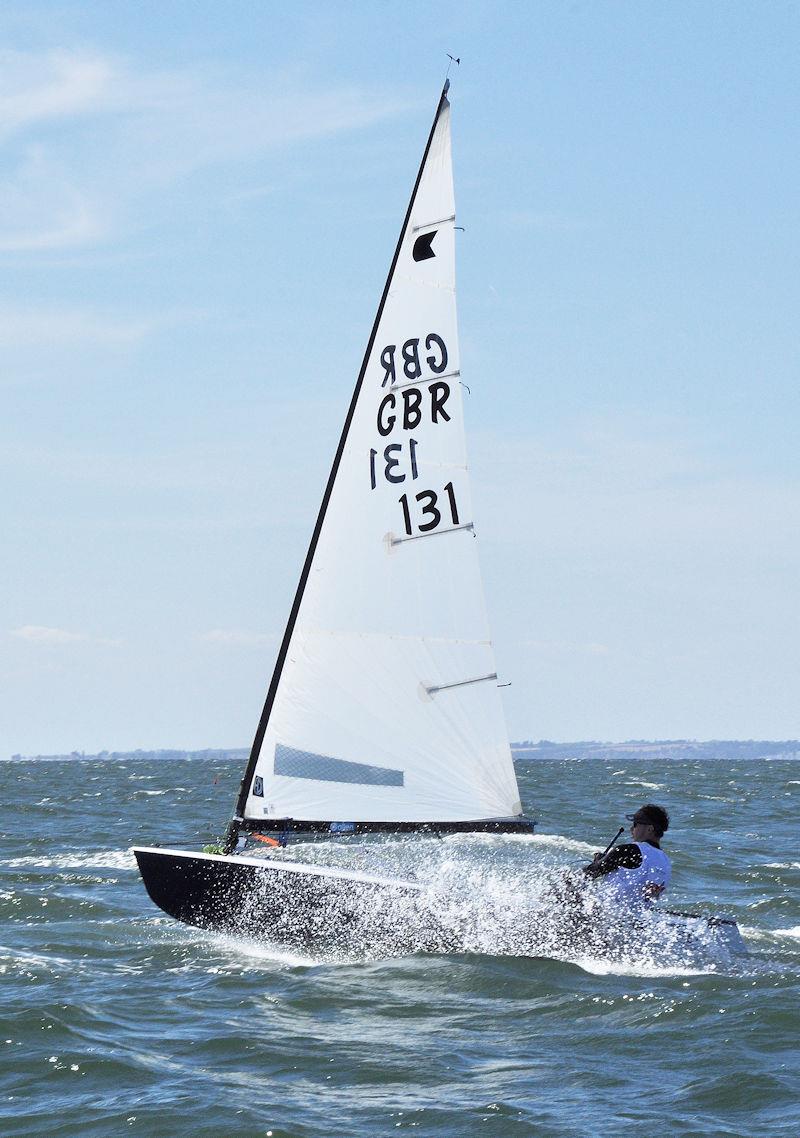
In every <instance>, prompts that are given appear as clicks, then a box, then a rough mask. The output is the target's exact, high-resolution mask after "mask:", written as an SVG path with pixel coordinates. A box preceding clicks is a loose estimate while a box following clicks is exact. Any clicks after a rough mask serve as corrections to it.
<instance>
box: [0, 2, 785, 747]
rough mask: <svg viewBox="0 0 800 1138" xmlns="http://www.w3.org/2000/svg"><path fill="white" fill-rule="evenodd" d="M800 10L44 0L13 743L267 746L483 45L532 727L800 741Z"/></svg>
mask: <svg viewBox="0 0 800 1138" xmlns="http://www.w3.org/2000/svg"><path fill="white" fill-rule="evenodd" d="M798 32H800V7H798V5H796V4H785V3H771V4H760V3H759V4H756V3H752V4H737V3H724V4H723V3H705V4H703V5H698V4H693V3H673V4H669V5H665V4H661V3H652V4H651V3H608V4H590V3H582V2H579V0H576V2H575V3H571V4H566V3H564V4H550V3H540V4H530V5H528V4H521V3H520V4H488V3H487V4H483V3H473V4H469V3H463V2H462V3H458V4H455V3H439V4H437V5H430V4H427V3H426V4H421V3H407V4H404V5H403V6H402V7H400V6H397V5H394V4H388V3H372V4H360V3H352V4H339V5H332V4H297V5H293V6H287V5H282V4H281V5H279V4H272V3H262V4H258V5H256V4H252V3H237V2H229V3H226V4H223V5H220V4H218V3H215V4H211V3H208V4H206V3H191V4H189V3H173V4H170V5H163V4H150V3H136V4H133V3H130V4H122V3H117V4H106V3H103V4H89V3H74V4H59V3H48V4H37V3H35V2H34V3H25V4H18V5H17V4H14V3H7V4H4V5H3V6H2V8H0V144H1V145H2V148H1V149H0V263H2V276H1V277H0V390H1V391H2V397H3V409H4V414H3V416H2V419H0V463H1V464H2V479H0V507H1V508H2V516H3V518H4V523H5V524H4V526H3V564H4V573H3V580H4V589H3V598H2V621H1V622H0V676H1V677H2V684H1V685H0V699H1V700H2V720H1V722H2V728H3V731H2V744H1V745H2V750H3V751H4V752H5V753H8V754H10V753H12V752H23V753H36V752H51V751H62V750H72V749H78V750H87V751H90V750H91V751H93V750H97V749H101V748H108V749H122V748H127V747H137V746H138V747H144V748H146V747H158V746H165V747H169V746H180V747H183V746H185V747H205V746H210V747H214V746H244V745H247V744H249V742H250V740H251V737H252V734H253V731H254V729H255V726H256V723H257V720H258V716H259V713H260V708H261V704H262V700H263V695H264V692H265V688H266V684H267V681H268V678H269V675H270V672H271V667H272V660H273V656H274V652H275V650H276V647H277V642H278V638H279V635H280V633H281V631H282V628H283V624H284V622H285V617H286V614H287V611H288V607H289V604H290V601H291V596H292V593H293V590H294V584H295V581H296V577H297V574H298V571H299V567H300V564H301V561H302V557H303V555H304V551H305V547H306V544H307V541H308V537H309V534H310V529H311V526H312V524H313V519H314V516H315V513H316V509H317V505H318V502H319V497H320V494H321V490H322V487H323V484H324V480H325V477H326V474H327V470H328V467H329V464H330V458H331V456H332V452H333V449H334V447H335V443H336V440H337V438H338V433H339V430H340V426H341V421H342V418H343V415H344V410H345V407H346V403H347V401H348V399H349V395H350V391H351V390H352V384H353V381H354V377H355V375H356V373H357V370H358V367H359V364H360V361H361V355H362V352H363V348H364V344H365V342H366V338H367V335H368V332H369V328H370V326H371V322H372V318H373V314H374V309H375V306H376V303H377V299H378V296H379V294H380V289H381V287H382V284H383V279H384V275H385V272H386V268H387V267H388V263H389V260H390V258H391V254H392V251H393V249H394V243H395V240H396V236H397V231H398V228H399V224H400V221H401V218H402V214H403V211H404V209H405V204H406V201H407V197H408V193H409V191H410V187H411V184H412V182H413V177H414V174H415V172H416V166H417V163H418V160H419V155H420V152H421V148H422V145H423V143H424V140H425V137H426V134H427V130H428V127H429V123H430V118H431V115H432V112H433V109H434V106H435V103H436V99H437V97H438V93H439V89H440V86H441V81H442V78H443V74H444V69H445V66H446V63H447V60H446V55H445V53H446V52H448V51H450V52H452V53H454V54H460V55H461V57H462V61H463V62H462V65H461V67H460V68H459V69H458V71H457V73H455V74H454V75H453V76H452V78H453V90H452V102H453V130H454V155H455V167H456V194H457V201H458V212H459V223H460V224H462V225H464V226H465V232H464V233H463V234H461V235H460V244H459V314H460V326H461V341H462V373H463V376H464V379H465V382H466V383H467V384H468V385H469V387H470V391H471V395H470V398H469V399H468V401H467V417H468V418H467V425H468V432H469V440H468V441H469V450H470V456H471V465H472V473H473V483H474V498H475V517H476V525H477V527H478V530H479V534H480V537H481V551H482V559H483V569H484V578H485V582H486V586H487V594H488V604H489V611H490V618H491V622H492V626H493V632H494V639H495V643H496V648H497V656H498V664H499V669H500V672H501V673H502V677H503V678H504V679H506V680H511V681H512V686H511V687H510V688H507V689H505V698H506V710H507V716H508V721H509V730H510V734H511V736H512V738H514V739H520V738H526V737H530V738H540V737H547V738H553V739H569V738H603V739H621V738H638V737H653V736H658V737H697V738H708V737H745V738H750V737H772V738H784V737H796V736H797V735H798V733H800V725H798V712H797V695H798V687H799V684H798V681H800V621H799V620H798V604H797V591H798V581H800V542H799V541H798V532H800V525H799V523H800V477H799V475H800V470H799V469H798V466H799V465H800V464H799V462H798V445H797V423H798V412H800V406H798V404H799V403H800V394H799V392H800V384H798V370H799V369H798V337H797V329H796V323H797V312H798V299H799V298H798V252H800V249H799V246H800V241H799V240H798V208H797V185H798V153H800V147H799V146H798V142H799V141H800V140H799V139H798V122H800V115H798V109H799V108H798V85H799V84H800V80H799V79H798V72H797V67H796V45H797V42H798Z"/></svg>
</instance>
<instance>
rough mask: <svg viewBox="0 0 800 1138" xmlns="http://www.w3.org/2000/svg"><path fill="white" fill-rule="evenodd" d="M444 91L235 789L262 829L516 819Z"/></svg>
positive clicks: (251, 819)
mask: <svg viewBox="0 0 800 1138" xmlns="http://www.w3.org/2000/svg"><path fill="white" fill-rule="evenodd" d="M454 227H455V206H454V197H453V178H452V165H451V149H450V105H449V102H448V100H447V98H446V88H445V92H444V93H443V94H442V98H441V100H440V103H439V107H438V109H437V113H436V118H435V121H434V125H433V128H432V130H431V135H430V138H429V140H428V146H427V148H426V151H425V156H424V158H423V162H422V166H421V167H420V172H419V175H418V179H417V184H416V186H415V190H414V193H413V195H412V199H411V203H410V205H409V210H408V213H407V216H406V221H405V224H404V227H403V231H402V233H401V237H400V241H399V243H398V247H397V251H396V254H395V259H394V262H393V264H392V268H391V270H390V274H389V278H388V280H387V284H386V289H385V291H384V295H383V299H382V301H381V306H380V308H379V311H378V316H377V318H376V322H375V325H374V327H373V333H372V336H371V338H370V342H369V345H368V348H367V352H366V355H365V359H364V365H363V367H362V369H361V374H360V376H359V380H358V383H357V385H356V390H355V393H354V396H353V401H352V403H351V406H350V411H349V414H348V418H347V421H346V423H345V428H344V432H343V435H342V440H341V442H340V447H339V451H338V452H337V456H336V460H335V462H334V466H333V470H332V472H331V478H330V480H329V483H328V488H327V490H326V495H325V499H324V500H323V505H322V509H321V512H320V517H319V519H318V522H317V528H316V530H315V533H314V538H313V539H312V544H311V548H310V550H309V556H308V558H307V561H306V565H305V568H304V571H303V576H302V578H301V582H300V586H299V588H298V594H297V597H296V598H295V604H294V607H293V610H292V616H291V617H290V622H289V626H288V628H287V633H286V636H285V638H284V643H283V645H282V648H281V653H280V654H279V657H278V664H277V666H276V671H275V675H274V676H273V680H272V684H271V687H270V691H269V693H268V697H267V705H266V707H265V711H264V715H263V716H262V721H261V724H260V726H259V732H258V734H257V736H256V742H255V744H254V747H253V753H252V755H251V760H250V763H249V765H248V769H247V772H246V775H245V780H244V782H243V786H242V793H241V795H240V799H239V814H240V816H241V817H243V818H244V819H246V820H248V821H249V822H250V823H253V822H256V821H263V822H265V823H269V821H270V820H271V819H272V820H280V819H296V820H341V821H354V822H375V823H408V822H420V823H424V822H437V821H438V822H448V821H450V822H468V821H471V820H482V819H492V818H508V817H510V816H513V815H517V814H519V813H520V812H521V806H520V801H519V792H518V788H517V782H516V777H515V774H514V769H513V764H512V759H511V752H510V748H509V744H508V737H507V734H506V728H505V722H504V717H503V711H502V707H501V702H500V695H499V692H498V690H497V675H496V668H495V662H494V654H493V650H492V645H491V642H490V639H489V630H488V625H487V619H486V611H485V605H484V599H483V590H482V584H481V579H480V571H479V565H478V540H477V536H476V532H475V529H474V527H473V519H472V505H471V500H470V489H469V480H468V474H467V460H466V451H465V443H464V424H463V410H462V388H461V383H460V381H459V376H460V364H459V351H458V334H457V327H456V296H455V233H454Z"/></svg>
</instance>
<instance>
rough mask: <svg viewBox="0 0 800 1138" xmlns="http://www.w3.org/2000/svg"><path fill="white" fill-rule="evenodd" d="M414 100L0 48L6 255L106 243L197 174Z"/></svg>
mask: <svg viewBox="0 0 800 1138" xmlns="http://www.w3.org/2000/svg"><path fill="white" fill-rule="evenodd" d="M407 106H408V102H407V101H403V100H398V99H396V98H392V99H387V98H381V97H378V96H377V95H376V94H375V93H374V92H370V91H367V90H362V89H360V88H357V87H354V86H352V85H349V86H348V85H339V86H336V87H331V88H324V89H323V88H320V87H319V86H317V88H316V89H315V87H314V81H313V79H310V78H309V76H308V75H307V74H305V73H303V72H301V71H292V70H289V69H287V70H285V71H284V72H283V73H279V74H278V73H272V74H267V75H265V74H263V73H261V74H250V75H248V74H246V73H242V72H240V71H237V72H236V73H231V72H227V71H225V70H224V69H221V68H217V69H211V68H206V69H202V68H183V69H174V70H172V71H167V70H161V71H157V70H152V69H150V70H147V69H144V68H139V69H137V68H136V66H135V65H134V64H132V63H131V62H130V61H129V60H126V59H124V58H123V57H120V56H114V55H104V54H100V53H97V52H94V53H93V52H87V51H85V50H81V51H68V50H63V49H62V50H58V51H39V52H35V51H31V52H8V51H6V52H0V139H4V140H5V142H6V147H5V155H4V158H3V160H2V162H0V174H2V175H3V176H2V186H3V188H2V189H0V252H5V253H20V252H28V253H33V252H40V251H45V250H59V249H67V248H83V247H86V246H90V245H94V244H97V243H98V242H101V241H104V240H108V239H110V237H111V236H112V235H113V234H114V232H117V231H119V229H120V228H121V227H123V226H126V225H127V226H131V225H133V224H135V222H134V221H133V219H132V218H131V217H130V214H131V212H132V211H135V210H136V209H137V208H138V206H139V205H140V204H141V203H143V202H145V201H146V200H148V199H149V198H151V197H152V195H153V193H154V192H163V190H164V188H165V187H167V186H171V185H172V184H174V183H175V182H177V181H179V180H180V179H183V178H185V177H187V176H188V175H190V174H191V173H193V172H194V171H196V170H199V169H202V168H204V167H209V166H213V165H215V164H219V163H229V162H232V161H236V162H239V161H243V160H246V159H257V158H261V157H263V156H264V155H265V154H267V153H269V152H271V151H274V150H276V149H278V148H280V147H284V146H287V145H293V144H296V143H298V142H302V141H304V140H306V139H311V138H318V137H324V136H326V135H331V134H338V133H341V132H345V131H350V130H358V129H361V128H363V127H365V126H368V125H370V124H371V123H374V122H377V121H379V120H381V119H383V118H385V117H387V116H389V115H393V114H396V113H398V112H400V111H401V110H404V109H406V107H407ZM56 127H57V129H54V128H56ZM87 128H88V129H87ZM259 192H260V191H259ZM149 222H150V215H149V214H148V215H146V216H145V224H148V223H149Z"/></svg>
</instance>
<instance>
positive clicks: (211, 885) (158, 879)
mask: <svg viewBox="0 0 800 1138" xmlns="http://www.w3.org/2000/svg"><path fill="white" fill-rule="evenodd" d="M133 852H134V854H135V857H136V861H137V864H138V866H139V871H140V873H141V875H142V879H143V881H144V885H145V888H146V889H147V892H148V894H149V895H150V898H151V900H152V901H154V902H155V904H156V905H158V907H159V908H160V909H163V911H164V912H165V913H168V914H169V916H171V917H174V918H175V919H176V920H178V921H182V922H184V923H185V924H189V925H195V926H196V927H198V928H203V929H209V930H213V931H215V932H221V933H229V934H233V935H235V936H239V937H244V938H247V939H251V940H257V941H261V942H267V943H269V944H271V945H274V946H276V947H279V948H286V949H290V950H295V951H297V950H308V951H313V952H314V953H315V954H323V955H332V954H333V955H339V954H341V953H347V954H348V955H350V954H356V955H361V954H362V953H363V952H364V951H365V949H366V948H368V949H369V951H370V952H375V951H380V952H386V953H388V954H390V955H398V954H405V953H408V952H419V951H432V950H433V951H436V950H438V951H442V950H443V949H444V950H446V948H447V943H446V942H447V940H448V939H449V938H444V939H443V936H442V933H441V930H438V929H437V928H436V921H435V919H434V920H432V919H431V918H432V914H431V913H430V911H429V910H427V907H426V906H424V904H422V900H421V890H420V887H419V886H418V885H416V884H415V883H414V882H411V881H403V880H400V879H398V880H393V879H389V878H380V877H373V876H371V875H368V874H358V873H355V872H353V871H347V870H328V869H325V868H323V867H318V866H310V865H298V864H295V863H288V862H287V863H278V862H271V861H270V860H269V859H267V858H246V857H239V856H236V855H216V854H194V853H189V852H187V851H183V850H165V849H158V848H136V849H134V851H133ZM423 910H424V911H423ZM437 934H438V935H437Z"/></svg>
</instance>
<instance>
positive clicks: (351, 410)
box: [225, 79, 450, 853]
mask: <svg viewBox="0 0 800 1138" xmlns="http://www.w3.org/2000/svg"><path fill="white" fill-rule="evenodd" d="M449 90H450V80H449V79H445V81H444V87H443V88H442V93H441V95H440V96H439V102H438V104H437V107H436V114H435V115H434V116H433V124H432V125H431V129H430V134H429V135H428V141H427V143H426V144H425V150H424V153H423V155H422V161H421V162H420V164H419V170H418V171H417V178H416V181H415V182H414V189H413V190H412V191H411V198H410V200H409V203H408V209H407V210H406V215H405V217H404V218H403V225H402V227H401V229H400V236H399V237H398V239H397V245H396V246H395V250H394V256H393V257H392V263H391V265H390V267H389V272H388V275H387V277H386V283H385V284H384V286H383V294H382V295H381V299H380V303H379V304H378V311H377V312H376V314H375V320H374V322H373V325H372V331H371V332H370V336H369V340H368V341H367V347H366V350H365V352H364V359H363V361H362V363H361V369H360V371H359V373H358V379H357V380H356V385H355V388H354V390H353V395H352V397H351V399H350V406H349V407H348V409H347V415H346V417H345V421H344V425H343V427H342V433H341V437H340V438H339V445H338V447H337V450H336V454H335V455H334V459H333V463H332V465H331V470H330V474H329V475H328V482H327V485H326V486H325V493H324V494H323V496H322V502H321V504H320V508H319V514H318V515H317V521H316V525H315V526H314V532H313V534H312V535H311V542H310V543H309V546H308V552H307V553H306V559H305V561H304V562H303V568H302V571H301V573H300V580H299V582H298V584H297V591H296V593H295V597H294V601H293V602H292V608H291V611H290V613H289V620H288V621H287V624H286V629H285V631H284V634H283V640H282V641H281V646H280V648H279V649H278V656H277V659H276V660H275V668H274V670H273V673H272V679H271V680H270V684H269V688H268V690H267V698H266V700H265V702H264V708H263V711H262V712H261V718H260V720H259V722H258V727H257V728H256V733H255V738H254V739H253V746H252V748H251V750H250V758H249V759H248V761H247V766H246V768H245V772H244V774H243V776H242V781H241V784H240V787H239V794H238V796H237V799H236V809H235V813H234V817H233V818H232V819H231V823H230V825H229V826H228V832H227V834H226V837H225V851H226V853H230V852H231V849H232V848H233V847H234V846H235V844H236V840H237V837H238V830H239V823H240V821H241V820H242V819H243V817H244V808H245V804H246V802H247V798H248V795H249V791H250V782H251V780H252V778H253V773H254V771H255V769H256V763H257V762H258V756H259V754H260V752H261V744H262V743H263V741H264V735H265V734H266V730H267V724H268V723H269V717H270V715H271V713H272V706H273V704H274V702H275V696H276V695H277V692H278V684H279V683H280V678H281V674H282V672H283V667H284V664H285V663H286V657H287V655H288V652H289V644H290V643H291V639H292V634H293V632H294V626H295V624H296V623H297V616H298V613H299V612H300V605H301V603H302V600H303V594H304V592H305V589H306V583H307V581H308V577H309V574H310V573H311V564H312V562H313V560H314V554H315V553H316V550H317V545H318V544H319V538H320V534H321V532H322V525H323V522H324V521H325V515H326V514H327V512H328V503H329V502H330V498H331V494H332V493H333V486H334V483H335V481H336V475H337V474H338V472H339V465H340V463H341V460H342V455H343V454H344V449H345V446H346V444H347V436H348V435H349V433H350V425H351V423H352V421H353V417H354V415H355V411H356V405H357V403H358V397H359V395H360V394H361V387H362V385H363V382H364V376H365V374H366V371H367V366H368V364H369V361H370V356H371V354H372V348H373V345H374V343H375V337H376V336H377V334H378V327H379V325H380V321H381V317H382V316H383V310H384V307H385V305H386V299H387V297H388V295H389V289H390V287H391V283H392V277H393V276H394V271H395V268H396V266H397V262H398V260H399V258H400V251H401V249H402V247H403V241H404V239H405V235H406V232H407V231H408V223H409V221H410V220H411V211H412V210H413V208H414V202H415V201H416V198H417V191H418V189H419V185H420V182H421V181H422V175H423V172H424V170H425V165H426V163H427V161H428V154H429V153H430V149H431V144H432V143H433V136H434V134H435V133H436V127H437V126H438V124H439V119H440V117H441V114H442V111H443V110H444V108H445V107H446V106H448V105H449V104H448V102H447V92H448V91H449Z"/></svg>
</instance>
